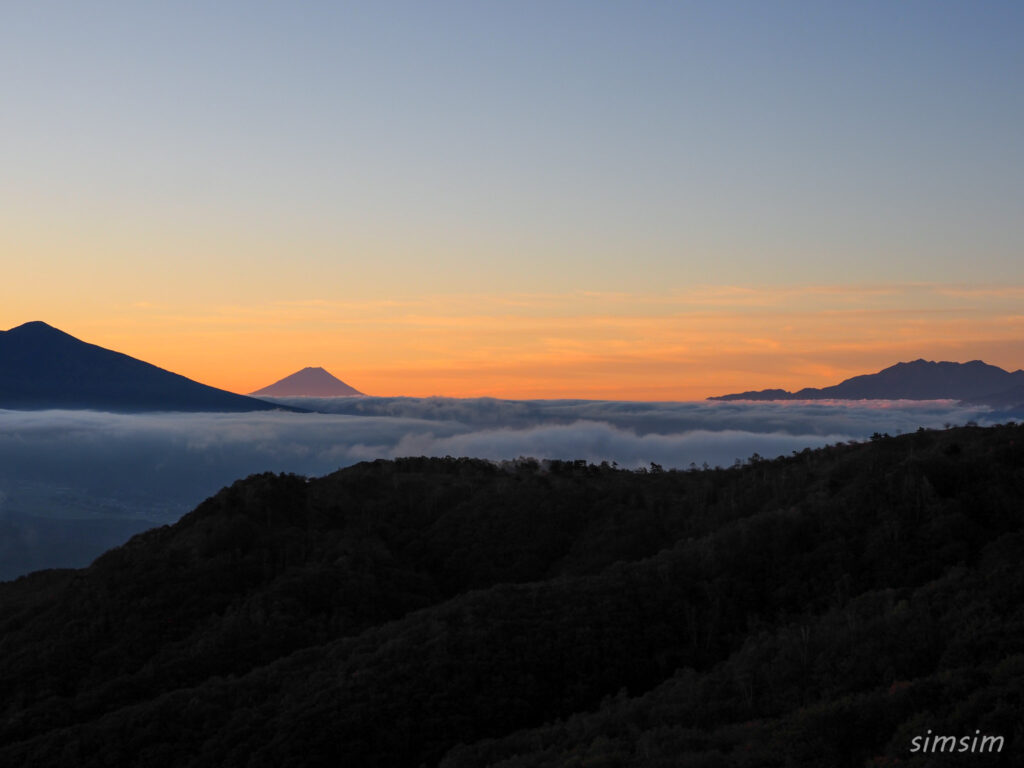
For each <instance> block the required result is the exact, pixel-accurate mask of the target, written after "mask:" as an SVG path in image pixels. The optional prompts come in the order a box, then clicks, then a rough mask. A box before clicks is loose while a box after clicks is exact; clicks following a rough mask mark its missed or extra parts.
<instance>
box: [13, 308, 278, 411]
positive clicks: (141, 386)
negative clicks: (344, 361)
mask: <svg viewBox="0 0 1024 768" xmlns="http://www.w3.org/2000/svg"><path fill="white" fill-rule="evenodd" d="M281 407H283V406H278V405H275V404H273V403H267V402H264V401H262V400H257V399H255V398H252V397H246V396H244V395H236V394H235V393H233V392H226V391H225V390H222V389H217V388H215V387H210V386H207V385H205V384H200V383H199V382H197V381H192V380H191V379H188V378H185V377H184V376H180V375H179V374H176V373H171V372H170V371H165V370H164V369H162V368H158V367H156V366H155V365H151V364H149V363H146V362H143V361H141V360H136V359H135V358H133V357H129V356H128V355H125V354H121V353H120V352H114V351H111V350H109V349H104V348H103V347H99V346H96V345H95V344H88V343H86V342H84V341H80V340H78V339H76V338H75V337H74V336H71V335H69V334H67V333H65V332H64V331H61V330H58V329H57V328H54V327H52V326H50V325H47V324H46V323H43V322H38V321H37V322H31V323H25V324H24V325H19V326H18V327H16V328H12V329H10V330H8V331H0V408H12V409H43V408H90V409H98V410H108V411H123V412H132V411H262V410H271V409H276V408H281ZM286 410H298V409H294V408H287V409H286Z"/></svg>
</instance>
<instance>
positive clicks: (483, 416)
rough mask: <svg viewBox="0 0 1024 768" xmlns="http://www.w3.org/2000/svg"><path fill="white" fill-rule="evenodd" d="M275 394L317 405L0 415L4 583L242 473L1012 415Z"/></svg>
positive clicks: (692, 449)
mask: <svg viewBox="0 0 1024 768" xmlns="http://www.w3.org/2000/svg"><path fill="white" fill-rule="evenodd" d="M280 402H282V403H288V404H293V405H299V406H302V407H304V408H311V409H316V410H317V411H320V412H317V413H308V414H307V413H301V414H297V413H288V412H284V411H280V412H278V411H271V412H255V413H242V414H209V413H205V414H191V413H190V414H180V413H150V414H111V413H102V412H97V411H4V410H0V579H7V578H13V577H14V576H16V575H18V574H20V573H24V572H26V571H28V570H33V569H37V568H43V567H57V566H81V565H85V564H88V562H90V561H91V559H92V558H94V557H95V556H97V555H98V554H100V553H101V552H102V551H104V550H105V549H107V548H109V547H111V546H114V545H116V544H118V543H120V542H121V541H123V540H125V539H126V538H128V536H130V535H131V534H133V533H135V532H138V531H139V530H142V529H145V528H147V527H150V526H152V525H159V524H164V523H169V522H173V521H175V520H177V519H178V518H179V517H180V516H181V515H182V514H184V513H185V512H187V511H188V510H190V509H192V508H193V507H194V506H195V505H196V504H198V503H199V502H200V501H202V500H203V499H204V498H206V497H207V496H209V495H211V494H213V493H216V492H217V490H219V489H220V488H221V487H223V486H225V485H228V484H230V483H231V482H232V481H234V480H236V479H238V478H241V477H245V476H247V475H250V474H253V473H256V472H264V471H268V470H270V471H275V472H297V473H300V474H306V475H321V474H326V473H328V472H332V471H334V470H336V469H338V468H339V467H344V466H347V465H350V464H353V463H355V462H358V461H362V460H366V459H375V458H394V457H396V456H421V455H426V456H445V455H451V456H474V457H482V458H489V459H514V458H516V457H519V456H533V457H535V458H558V459H586V460H587V461H590V462H595V463H597V462H601V461H608V462H617V463H618V464H619V465H620V466H624V467H637V466H645V465H648V464H649V463H651V462H655V463H657V464H660V465H662V466H663V467H665V468H666V469H668V468H680V469H682V468H686V467H688V466H689V465H690V464H691V463H693V464H696V465H698V466H700V465H702V464H704V463H705V462H706V463H707V464H709V465H711V466H716V465H721V466H728V465H731V464H733V463H734V461H735V460H736V459H745V458H747V457H749V456H750V455H752V454H754V453H758V454H760V455H762V456H764V457H767V458H771V457H774V456H778V455H780V454H788V453H789V452H791V451H798V450H802V449H803V448H806V447H815V446H821V445H825V444H828V443H835V442H838V441H847V440H863V439H865V438H867V437H869V436H870V435H871V434H872V433H873V432H888V433H890V434H897V433H899V432H907V431H912V430H914V429H917V428H918V427H919V426H924V427H942V426H944V425H946V424H963V423H965V422H967V421H972V420H973V421H976V422H978V423H979V424H986V423H994V422H995V421H1000V420H1004V418H1003V417H998V418H997V416H996V415H995V414H993V413H992V412H991V411H989V409H987V408H983V407H964V406H958V405H956V404H955V403H953V402H949V401H926V402H912V401H876V402H858V403H849V402H846V403H835V402H827V401H818V402H760V403H750V402H685V403H642V402H601V401H575V400H533V401H510V400H494V399H490V398H479V399H452V398H368V397H367V398H363V397H360V398H333V399H316V398H289V399H281V400H280ZM72 519H73V520H75V521H76V522H74V523H64V522H63V521H66V520H72ZM59 521H60V522H59Z"/></svg>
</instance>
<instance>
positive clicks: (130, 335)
mask: <svg viewBox="0 0 1024 768" xmlns="http://www.w3.org/2000/svg"><path fill="white" fill-rule="evenodd" d="M1022 39H1024V4H1022V3H1019V2H979V1H974V2H934V1H932V2H905V1H897V0H890V1H889V2H857V3H821V2H764V1H763V0H762V1H759V2H743V3H740V2H727V1H721V0H719V1H717V2H707V3H696V2H693V3H681V2H679V3H677V2H672V3H669V2H650V3H627V2H616V3H611V2H560V1H559V0H547V1H546V2H535V3H534V2H515V3H512V2H505V3H498V2H475V3H454V2H430V3H422V2H373V3H361V4H355V3H328V2H305V3H303V2H244V3H243V2H219V3H198V2H181V1H180V0H179V2H174V3H170V2H167V3H164V2H146V3H134V2H102V1H97V2H92V3H79V2H46V0H37V1H35V2H5V3H3V4H2V5H0V71H2V72H3V73H4V74H3V76H2V77H0V137H2V139H3V140H2V141H0V169H2V170H0V268H2V269H0V275H2V278H0V327H2V328H9V327H12V326H15V325H18V324H20V323H22V322H25V321H28V320H37V319H38V320H45V321H47V322H50V323H51V324H54V325H57V326H58V327H61V328H63V329H64V330H67V331H68V332H70V333H72V334H73V335H76V336H78V337H80V338H83V339H85V340H87V341H92V342H94V343H98V344H102V345H103V346H109V347H112V348H115V349H119V350H121V351H124V352H127V353H129V354H132V355H134V356H137V357H141V358H143V359H145V360H148V361H150V362H153V363H155V364H157V365H161V366H163V367H166V368H170V369H171V370H175V371H177V372H179V373H183V374H185V375H187V376H190V377H192V378H195V379H198V380H200V381H204V382H206V383H210V384H214V385H216V386H222V387H225V388H228V389H233V390H236V391H250V390H253V389H256V388H258V387H261V386H264V385H266V384H269V383H270V382H272V381H274V380H276V379H279V378H281V377H283V376H284V375H286V374H288V373H291V372H292V371H294V370H296V369H298V368H301V367H303V366H305V365H323V366H324V367H326V368H328V369H329V370H331V371H332V372H333V373H335V374H336V375H337V376H339V377H341V378H343V379H345V380H346V381H347V382H349V383H350V384H352V385H353V386H355V387H357V388H359V389H361V390H363V391H365V392H369V393H372V394H409V395H430V394H445V395H481V394H489V395H495V396H506V397H562V396H580V397H616V398H639V399H680V398H692V397H703V396H705V395H709V394H716V393H720V392H722V391H732V390H735V389H739V388H743V389H747V388H754V387H767V386H785V387H799V386H805V385H811V386H820V385H825V384H830V383H835V382H836V381H838V380H839V379H840V378H843V377H845V376H848V375H853V374H856V373H863V372H866V371H869V370H877V369H878V368H880V367H882V366H884V365H890V364H892V363H894V362H896V361H897V360H901V359H912V358H916V357H927V358H931V359H954V360H968V359H973V358H982V359H985V360H987V361H989V362H992V363H995V364H999V365H1002V366H1004V367H1007V368H1013V369H1015V368H1019V367H1021V366H1024V334H1022V333H1021V331H1022V330H1024V329H1022V325H1024V174H1022V172H1021V171H1022V169H1024V130H1022V128H1021V127H1022V125H1024V88H1021V85H1020V84H1021V82H1024V46H1022V45H1021V44H1020V41H1021V40H1022Z"/></svg>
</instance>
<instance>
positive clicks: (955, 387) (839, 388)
mask: <svg viewBox="0 0 1024 768" xmlns="http://www.w3.org/2000/svg"><path fill="white" fill-rule="evenodd" d="M1022 385H1024V371H1020V370H1018V371H1014V372H1013V373H1009V372H1008V371H1004V370H1003V369H1002V368H998V367H996V366H994V365H988V364H986V363H983V362H982V361H981V360H972V361H971V362H969V363H949V362H941V363H936V362H932V361H930V360H914V361H913V362H910V363H897V364H896V365H893V366H890V367H889V368H885V369H884V370H881V371H879V372H878V373H870V374H866V375H863V376H854V377H853V378H851V379H846V380H845V381H843V382H841V383H839V384H836V385H834V386H831V387H824V388H822V389H815V388H811V387H808V388H805V389H801V390H799V391H797V392H787V391H786V390H783V389H762V390H759V391H751V392H742V393H739V394H733V395H720V396H717V397H709V398H708V399H709V400H826V399H828V400H833V399H834V400H876V399H877V400H943V399H952V400H973V401H984V399H985V398H987V397H990V396H995V395H998V394H1000V393H1003V392H1007V391H1008V390H1011V389H1013V388H1015V387H1020V386H1022ZM1022 400H1024V398H1022ZM1018 402H1019V401H1018Z"/></svg>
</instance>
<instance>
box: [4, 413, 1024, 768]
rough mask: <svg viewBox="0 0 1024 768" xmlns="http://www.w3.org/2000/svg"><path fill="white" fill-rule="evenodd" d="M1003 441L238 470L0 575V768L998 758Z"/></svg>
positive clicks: (1019, 537)
mask: <svg viewBox="0 0 1024 768" xmlns="http://www.w3.org/2000/svg"><path fill="white" fill-rule="evenodd" d="M1022 435H1024V427H1020V426H1013V425H1006V426H1000V427H993V428H961V429H953V430H947V431H941V432H931V431H920V432H917V433H912V434H906V435H902V436H900V437H895V438H890V437H887V436H882V435H878V436H877V437H876V438H875V439H873V440H872V441H871V442H869V443H864V444H859V445H852V444H847V445H838V446H832V447H828V448H824V449H821V450H816V451H811V450H805V451H802V452H800V453H796V454H794V455H792V456H789V457H786V458H781V459H778V460H774V461H763V460H760V459H758V458H757V457H752V460H751V462H750V463H748V464H747V465H745V466H738V467H734V468H730V469H721V470H709V471H693V472H665V471H660V469H659V468H658V467H656V466H652V467H651V470H650V471H648V472H628V471H623V470H617V469H614V468H612V467H610V466H607V465H604V466H593V465H591V466H580V465H578V464H576V463H573V462H546V463H543V464H538V463H537V462H532V461H527V460H524V461H520V462H517V463H514V464H507V465H505V466H495V465H493V464H491V463H489V462H485V461H478V460H470V459H425V458H420V459H415V458H410V459H400V460H397V461H393V462H384V461H378V462H374V463H369V464H361V465H358V466H354V467H350V468H347V469H344V470H341V471H339V472H336V473H334V474H332V475H329V476H327V477H324V478H320V479H312V480H309V479H306V478H303V477H298V476H294V475H291V476H286V475H270V474H265V475H259V476H252V477H250V478H248V479H246V480H244V481H240V482H238V483H235V484H234V485H233V486H232V487H230V488H227V489H225V490H223V491H222V492H220V493H219V494H217V495H216V496H215V497H213V498H211V499H209V500H208V501H206V502H204V503H203V504H201V505H200V506H199V507H198V508H197V509H196V510H195V511H194V512H191V513H190V514H188V515H186V516H185V517H184V518H182V520H181V521H180V522H178V523H177V524H175V525H173V526H169V527H164V528H159V529H156V530H153V531H150V532H148V533H145V534H142V535H140V536H137V537H135V538H134V539H132V540H131V541H130V542H129V543H128V544H126V545H124V546H122V547H120V548H118V549H115V550H112V551H111V552H108V553H107V554H106V555H104V556H103V557H101V558H99V559H98V560H97V561H96V562H95V563H93V565H92V566H90V567H89V568H88V569H85V570H80V571H46V572H41V573H37V574H33V575H31V576H29V577H26V578H23V579H20V580H18V581H15V582H9V583H2V584H0V642H2V647H3V653H2V654H0V680H3V683H4V684H3V685H2V686H0V713H3V716H2V717H0V765H4V766H8V765H10V766H51V765H54V766H55V765H60V766H83V767H86V766H90V767H91V766H96V768H100V767H102V768H108V767H109V766H112V765H116V766H126V767H128V766H140V767H141V766H145V768H199V766H218V767H219V768H232V767H233V766H302V767H303V768H318V767H319V766H324V767H326V766H330V768H334V767H335V766H339V765H345V766H360V768H419V767H420V766H430V768H435V767H437V766H441V768H485V767H486V766H493V767H494V768H497V767H498V766H500V767H501V768H527V767H529V768H544V767H549V768H563V767H564V766H609V767H610V766H639V767H641V768H668V767H669V766H673V767H674V766H683V765H685V766H698V765H699V766H708V767H710V766H715V767H718V768H741V767H743V768H754V767H755V766H756V767H758V768H761V767H764V766H778V767H780V768H781V767H782V766H787V767H789V768H799V767H801V766H807V767H808V768H810V767H811V766H813V767H814V768H820V767H821V766H830V767H834V768H862V767H863V766H866V765H873V766H882V765H908V766H911V765H913V766H917V765H921V766H924V765H936V766H937V765H960V764H967V762H969V763H970V764H971V765H986V766H992V765H999V766H1007V768H1009V767H1010V766H1014V765H1018V764H1019V756H1020V745H1021V743H1022V740H1024V569H1021V567H1020V563H1021V561H1022V559H1024V517H1022V515H1021V514H1020V510H1021V506H1022V504H1024V488H1022V486H1021V468H1022V467H1024V438H1022ZM926 729H930V731H929V732H933V733H936V734H956V735H962V734H975V733H976V732H978V731H980V733H982V734H995V735H999V736H1001V737H1003V738H1004V740H1005V742H1006V744H1005V748H1004V749H1003V750H1002V753H1001V754H997V755H978V754H975V755H972V756H971V758H970V760H969V761H966V762H965V761H963V760H961V761H959V762H956V761H950V762H942V761H941V760H940V761H939V762H934V761H929V759H927V758H926V759H921V760H919V759H916V758H915V757H914V756H912V755H911V753H910V752H909V750H910V747H911V739H912V738H914V737H915V736H918V737H920V736H923V735H924V734H925V732H926ZM1014 755H1016V756H1017V757H1016V758H1015V757H1014ZM918 757H920V756H918ZM929 757H931V756H929ZM908 758H911V759H909V760H908Z"/></svg>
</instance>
